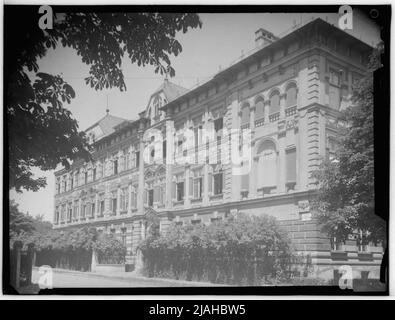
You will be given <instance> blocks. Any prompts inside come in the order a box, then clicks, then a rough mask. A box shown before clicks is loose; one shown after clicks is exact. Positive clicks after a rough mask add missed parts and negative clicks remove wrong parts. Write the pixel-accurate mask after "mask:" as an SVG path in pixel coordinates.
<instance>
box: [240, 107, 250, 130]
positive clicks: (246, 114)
mask: <svg viewBox="0 0 395 320" xmlns="http://www.w3.org/2000/svg"><path fill="white" fill-rule="evenodd" d="M249 122H250V105H249V104H248V103H245V104H243V105H242V107H241V124H242V125H243V124H247V123H249Z"/></svg>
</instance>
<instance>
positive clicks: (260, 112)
mask: <svg viewBox="0 0 395 320" xmlns="http://www.w3.org/2000/svg"><path fill="white" fill-rule="evenodd" d="M264 118H265V105H264V104H263V99H262V98H261V97H259V98H258V99H257V101H256V102H255V120H261V119H264Z"/></svg>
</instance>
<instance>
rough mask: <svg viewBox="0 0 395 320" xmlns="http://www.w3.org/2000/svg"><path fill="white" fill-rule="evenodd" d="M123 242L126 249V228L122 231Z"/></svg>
mask: <svg viewBox="0 0 395 320" xmlns="http://www.w3.org/2000/svg"><path fill="white" fill-rule="evenodd" d="M121 242H122V244H123V246H124V247H126V228H122V229H121Z"/></svg>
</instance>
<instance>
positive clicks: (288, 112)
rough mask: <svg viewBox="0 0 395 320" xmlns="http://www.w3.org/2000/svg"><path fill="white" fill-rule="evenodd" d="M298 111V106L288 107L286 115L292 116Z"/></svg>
mask: <svg viewBox="0 0 395 320" xmlns="http://www.w3.org/2000/svg"><path fill="white" fill-rule="evenodd" d="M296 113H297V109H296V106H292V107H288V108H286V109H285V116H286V117H290V116H293V115H294V114H296Z"/></svg>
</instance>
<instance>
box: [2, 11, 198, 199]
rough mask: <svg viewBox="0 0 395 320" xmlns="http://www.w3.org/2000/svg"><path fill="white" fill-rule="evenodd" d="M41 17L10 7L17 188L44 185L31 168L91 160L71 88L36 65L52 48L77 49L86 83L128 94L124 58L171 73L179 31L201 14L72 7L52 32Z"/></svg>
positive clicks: (8, 54)
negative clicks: (40, 23)
mask: <svg viewBox="0 0 395 320" xmlns="http://www.w3.org/2000/svg"><path fill="white" fill-rule="evenodd" d="M53 8H54V9H55V10H56V7H53ZM39 18H40V15H39V14H38V7H32V6H30V7H27V6H26V7H23V8H22V7H20V6H6V7H5V23H4V26H5V41H4V46H5V48H6V50H5V51H4V82H5V96H6V99H5V102H6V115H7V125H8V128H7V129H8V144H9V168H10V172H9V176H10V179H9V183H10V188H15V189H16V191H18V192H20V191H21V190H22V188H24V189H26V190H33V191H36V190H38V189H39V188H41V187H44V186H45V185H46V180H45V178H42V177H39V178H35V177H34V176H33V174H32V171H31V168H32V167H38V168H40V169H42V170H49V169H55V168H56V166H57V165H58V164H59V163H61V164H62V165H64V166H65V167H66V168H68V166H69V164H70V161H72V160H74V159H76V158H84V159H85V160H89V159H90V148H89V145H88V143H87V139H86V137H85V135H84V133H83V132H80V131H79V128H78V123H77V121H76V120H75V119H74V118H73V116H72V114H71V112H70V111H69V110H68V109H67V108H66V107H65V103H70V101H71V99H73V98H74V97H75V92H74V90H73V88H72V87H71V86H70V85H69V84H68V83H67V82H65V81H64V79H63V78H62V75H51V74H47V73H44V72H40V70H39V59H40V58H43V57H44V56H45V55H46V54H47V52H48V50H50V49H56V48H57V47H58V46H63V47H70V48H73V49H74V50H75V52H76V54H77V55H79V56H80V57H81V59H82V62H83V63H85V64H87V65H89V67H90V69H89V74H88V75H87V77H86V78H85V82H86V84H87V85H89V86H90V87H92V88H94V89H95V90H102V89H104V88H114V87H116V88H119V89H120V90H121V91H123V90H126V84H125V80H124V75H123V73H122V62H123V59H124V57H125V58H126V59H128V60H127V61H128V62H130V63H136V64H137V65H139V66H146V65H151V66H154V67H155V72H157V73H158V72H159V73H161V74H163V73H164V72H167V73H168V74H170V76H174V74H175V70H174V69H173V67H172V66H171V62H170V56H171V55H174V56H177V55H178V54H179V53H180V52H181V50H182V47H181V44H180V43H179V42H178V41H177V40H176V38H175V36H176V33H177V32H179V31H182V32H184V33H185V32H187V31H188V29H190V28H197V27H200V26H201V21H200V19H199V17H198V15H197V14H184V13H151V12H148V13H90V12H87V13H77V12H76V13H74V12H67V13H61V14H60V13H57V14H55V19H54V26H53V29H51V30H50V29H47V30H45V31H44V30H41V29H40V28H39V27H38V20H39ZM31 77H32V78H34V79H33V80H32V79H31Z"/></svg>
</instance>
